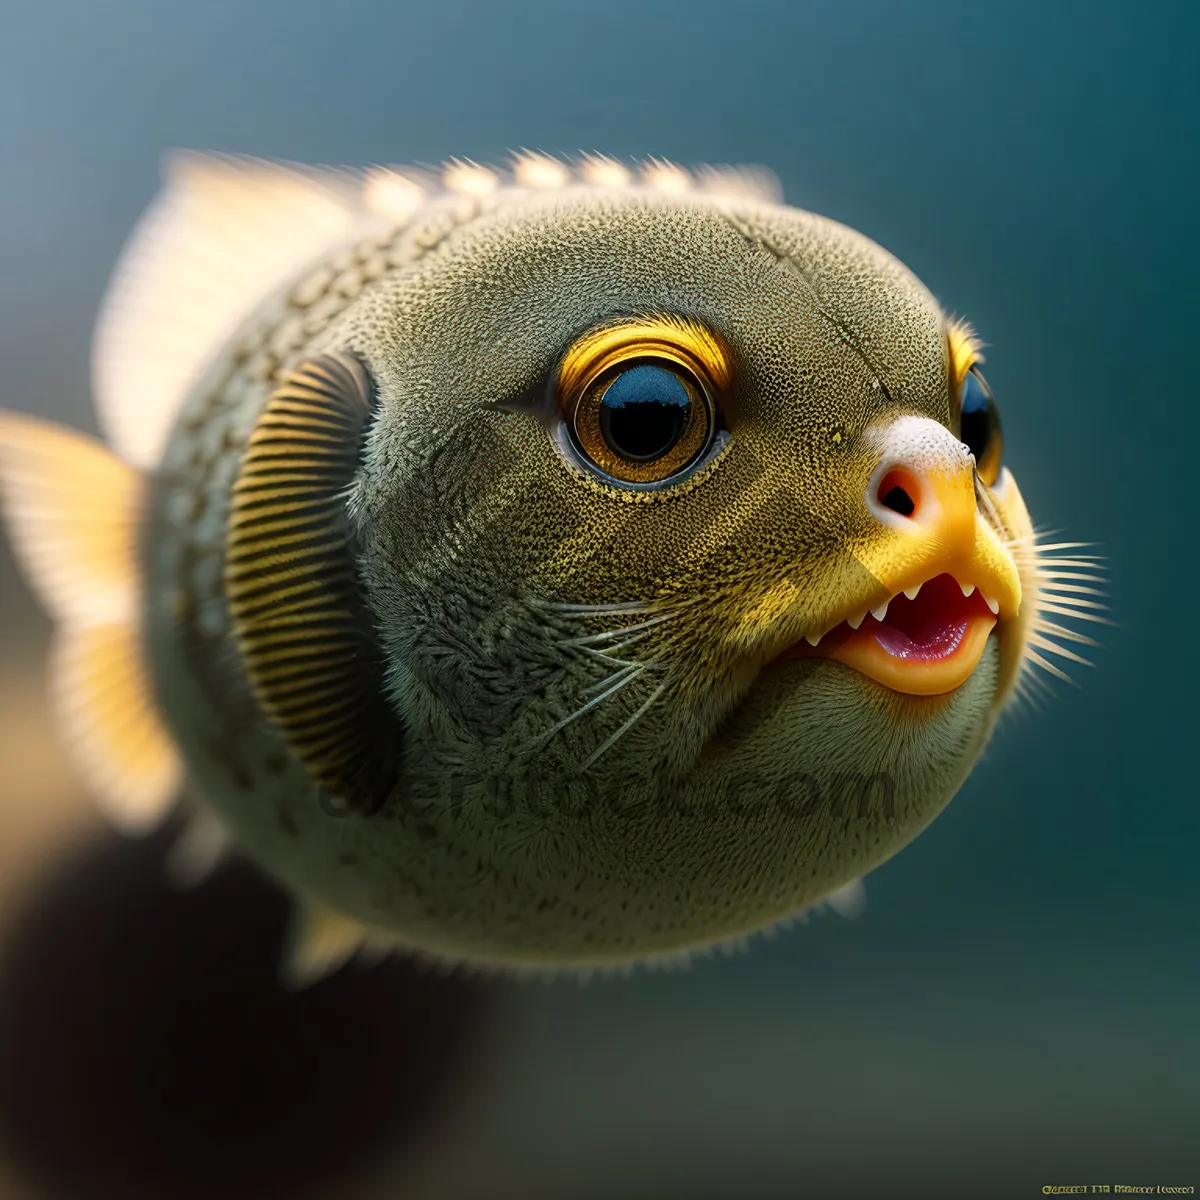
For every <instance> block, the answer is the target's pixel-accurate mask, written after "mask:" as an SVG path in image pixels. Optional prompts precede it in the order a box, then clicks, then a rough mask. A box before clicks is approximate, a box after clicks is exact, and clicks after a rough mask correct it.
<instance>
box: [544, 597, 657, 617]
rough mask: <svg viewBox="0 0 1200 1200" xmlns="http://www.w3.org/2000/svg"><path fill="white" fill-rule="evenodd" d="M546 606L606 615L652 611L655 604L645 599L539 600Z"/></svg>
mask: <svg viewBox="0 0 1200 1200" xmlns="http://www.w3.org/2000/svg"><path fill="white" fill-rule="evenodd" d="M540 603H542V604H543V605H544V607H546V608H552V609H554V610H555V612H564V613H582V614H586V615H597V616H607V615H609V614H618V613H637V612H650V611H653V610H654V608H655V605H653V604H651V603H650V602H649V601H646V600H628V601H625V602H623V603H617V604H560V603H559V602H558V601H556V600H547V601H541V602H540Z"/></svg>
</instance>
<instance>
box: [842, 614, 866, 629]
mask: <svg viewBox="0 0 1200 1200" xmlns="http://www.w3.org/2000/svg"><path fill="white" fill-rule="evenodd" d="M866 619H867V614H866V613H865V612H860V613H859V614H858V616H857V617H847V618H846V624H847V625H849V626H850V628H851V629H857V628H858V627H859V626H860V625H861V624H862V623H863V622H864V621H865V620H866Z"/></svg>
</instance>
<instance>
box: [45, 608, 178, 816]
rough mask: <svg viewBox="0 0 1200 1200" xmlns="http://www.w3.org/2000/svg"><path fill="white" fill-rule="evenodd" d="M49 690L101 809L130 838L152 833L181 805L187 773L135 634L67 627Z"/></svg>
mask: <svg viewBox="0 0 1200 1200" xmlns="http://www.w3.org/2000/svg"><path fill="white" fill-rule="evenodd" d="M50 683H51V690H52V695H53V699H54V704H55V708H56V710H57V712H58V716H59V719H60V721H61V722H62V725H63V730H64V734H65V736H66V738H67V741H68V744H69V745H70V747H71V749H72V751H73V752H74V754H75V757H76V759H77V761H78V762H79V764H80V765H81V767H82V768H83V770H84V772H85V777H86V779H87V782H88V783H89V785H90V786H91V788H92V790H93V791H94V792H95V794H96V798H97V800H98V801H99V803H100V806H101V807H102V808H103V809H104V811H105V813H106V814H107V815H108V816H109V817H110V818H111V820H112V821H113V822H114V823H115V824H117V825H119V826H120V827H121V828H122V829H125V830H127V831H128V832H130V833H141V832H144V831H146V830H148V829H152V828H153V827H154V826H155V825H157V824H158V823H159V822H160V821H161V820H162V818H163V817H164V816H165V815H166V813H167V811H168V809H169V807H170V805H171V803H172V802H173V800H174V799H175V795H176V790H177V789H178V786H179V783H180V776H181V772H180V764H179V757H178V754H177V753H176V750H175V746H174V744H173V743H172V742H171V740H170V738H169V737H168V735H167V733H166V730H165V729H164V728H163V726H162V722H161V721H160V719H159V716H158V712H157V710H156V709H155V707H154V704H153V701H152V700H151V692H150V686H149V681H148V680H147V678H146V673H145V670H144V669H143V666H142V661H141V647H140V646H139V644H138V639H137V634H136V631H135V628H134V626H133V625H129V624H120V625H96V626H91V627H88V628H74V627H72V626H70V625H65V626H63V627H61V628H60V629H59V630H58V631H57V633H56V635H55V644H54V649H53V652H52V657H51V665H50Z"/></svg>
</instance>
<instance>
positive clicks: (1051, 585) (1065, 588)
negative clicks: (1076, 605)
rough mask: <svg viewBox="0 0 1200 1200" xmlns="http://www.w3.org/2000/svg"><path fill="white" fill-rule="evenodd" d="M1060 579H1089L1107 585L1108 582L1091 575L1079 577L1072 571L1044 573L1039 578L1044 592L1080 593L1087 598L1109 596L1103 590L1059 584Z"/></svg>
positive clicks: (1072, 584) (1071, 584)
mask: <svg viewBox="0 0 1200 1200" xmlns="http://www.w3.org/2000/svg"><path fill="white" fill-rule="evenodd" d="M1059 579H1087V580H1089V581H1090V582H1092V583H1105V582H1107V581H1106V580H1103V579H1096V578H1094V577H1093V576H1091V575H1077V574H1073V573H1072V572H1070V571H1055V572H1043V573H1042V574H1041V575H1040V576H1039V577H1038V583H1039V584H1041V588H1042V591H1044V592H1080V593H1082V594H1083V595H1085V596H1107V595H1108V593H1107V592H1106V591H1104V589H1103V588H1094V587H1080V586H1079V585H1078V584H1074V583H1059V582H1058V580H1059Z"/></svg>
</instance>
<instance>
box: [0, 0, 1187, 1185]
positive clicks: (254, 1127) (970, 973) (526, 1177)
mask: <svg viewBox="0 0 1200 1200" xmlns="http://www.w3.org/2000/svg"><path fill="white" fill-rule="evenodd" d="M1198 45H1200V6H1197V5H1195V4H1194V3H1190V2H1184V3H1178V4H1172V3H1166V2H1160V0H1148V2H1147V0H1144V2H1142V3H1139V4H1136V5H1131V4H1129V3H1127V2H1120V3H1118V2H1116V0H1079V2H1078V3H1072V2H1067V0H1035V2H1027V3H1025V2H1004V3H1000V2H993V3H989V4H986V5H985V4H964V3H962V2H961V0H956V2H949V0H908V2H907V3H903V4H900V3H892V2H885V0H879V2H877V3H864V2H859V0H851V2H845V3H834V2H833V0H824V2H817V0H776V2H769V3H766V2H763V3H760V2H755V0H740V2H739V3H736V4H734V3H713V2H711V0H678V2H676V3H664V2H656V0H641V2H638V3H631V2H628V0H606V2H604V3H594V4H576V3H567V2H565V0H564V2H561V3H548V2H542V3H538V2H533V0H509V2H508V3H506V4H503V5H497V4H491V3H486V2H485V0H478V2H466V0H439V2H438V3H437V4H420V5H417V4H410V3H406V2H405V0H391V2H388V3H384V2H383V0H339V3H337V4H336V5H335V4H317V3H313V2H312V0H269V2H259V3H255V2H251V0H204V3H189V4H184V3H169V4H167V3H162V2H161V0H37V2H36V3H35V2H34V0H7V2H6V3H5V4H4V5H3V6H2V8H0V169H2V175H0V178H2V180H3V183H2V184H0V262H2V274H0V362H2V364H3V389H2V393H0V402H2V403H3V404H4V405H5V406H8V407H14V408H19V409H23V410H27V411H30V412H35V413H39V414H44V415H48V416H52V417H55V418H58V419H60V420H64V421H67V422H70V423H71V424H73V425H77V426H80V427H82V428H86V429H94V428H95V421H94V417H93V414H92V410H91V407H90V398H89V394H88V370H87V367H88V344H89V336H90V327H91V323H92V320H93V318H94V315H95V312H96V308H97V305H98V302H99V299H100V296H101V292H102V289H103V287H104V284H105V281H106V278H107V275H108V272H109V270H110V268H111V266H112V264H113V262H114V260H115V258H116V256H117V253H118V251H119V249H120V246H121V243H122V241H123V239H124V238H125V237H126V235H127V234H128V232H129V230H130V228H131V226H132V224H133V222H134V220H135V219H136V217H137V216H138V214H139V212H140V210H141V209H142V208H143V206H144V205H145V204H146V203H147V201H148V200H149V198H150V196H151V194H152V192H153V191H154V189H155V187H156V183H157V171H158V164H159V160H160V156H161V155H162V153H163V152H164V151H165V150H167V149H168V148H171V147H179V146H182V147H190V148H196V149H204V150H217V151H232V152H244V153H250V154H256V155H263V156H270V157H282V158H288V159H293V160H299V161H302V162H314V163H328V164H338V163H347V164H360V163H367V162H384V163H386V162H400V163H403V162H414V161H415V162H429V163H436V162H438V161H440V160H442V159H444V158H446V157H448V156H450V155H459V156H464V157H470V158H474V159H477V160H479V161H483V162H488V161H495V160H497V159H499V158H502V157H503V156H504V155H505V154H506V153H507V152H508V151H510V150H512V149H516V148H519V147H523V146H527V147H532V148H537V149H542V150H546V151H550V152H561V153H573V152H576V151H579V150H599V151H603V152H606V153H608V154H611V155H614V156H645V155H658V156H663V157H667V158H671V159H674V160H677V161H680V162H683V163H685V164H686V163H697V162H714V161H715V162H759V163H765V164H767V165H769V166H770V167H772V168H773V169H774V170H775V171H776V172H777V174H778V175H779V177H780V179H781V180H782V182H783V185H784V188H785V192H786V195H787V198H788V199H789V201H791V202H792V203H794V204H798V205H800V206H802V207H806V208H812V209H815V210H816V211H819V212H822V213H824V214H826V215H829V216H832V217H835V218H837V219H839V220H841V221H843V222H845V223H847V224H849V225H851V226H854V227H856V228H858V229H860V230H862V231H863V232H865V233H866V234H868V235H869V236H871V237H873V238H874V239H875V240H877V241H879V242H881V243H882V244H883V245H884V246H886V247H887V248H888V249H890V250H891V251H893V252H894V253H895V254H897V255H898V256H899V257H900V258H901V259H902V260H903V261H905V262H906V263H907V264H908V265H909V266H910V267H912V268H913V269H914V270H915V271H916V272H917V274H918V275H919V276H921V278H922V279H923V280H924V281H925V282H926V283H927V284H928V285H929V286H930V287H931V288H932V290H933V291H934V292H935V293H936V294H937V295H938V296H939V298H940V299H941V300H942V302H943V303H944V304H945V305H946V306H947V307H948V308H949V309H951V310H953V311H955V312H958V313H963V314H966V315H967V316H968V317H970V318H971V320H972V321H973V322H974V323H975V325H976V327H977V328H978V330H979V332H980V333H981V335H982V336H983V338H984V339H985V341H986V342H988V343H989V344H990V350H989V353H988V365H987V375H988V379H989V381H990V383H991V385H992V387H993V389H994V390H995V393H996V395H997V398H998V400H999V403H1000V405H1001V410H1002V414H1003V418H1004V422H1005V430H1006V435H1007V458H1008V461H1009V463H1010V464H1011V465H1012V466H1013V468H1014V470H1015V472H1016V474H1017V477H1018V479H1019V481H1020V484H1021V487H1022V489H1023V491H1024V493H1025V497H1026V499H1027V501H1028V503H1029V507H1030V509H1031V510H1032V512H1033V514H1034V517H1035V520H1037V521H1039V522H1040V523H1041V524H1043V525H1046V526H1049V527H1053V528H1058V529H1061V530H1063V531H1064V535H1065V536H1068V537H1071V538H1080V539H1085V540H1097V541H1100V542H1102V543H1103V549H1102V550H1101V551H1100V552H1101V553H1104V554H1107V555H1108V556H1109V559H1110V561H1109V564H1108V565H1109V569H1110V572H1111V576H1112V584H1111V592H1112V603H1113V605H1114V608H1115V613H1114V616H1115V617H1116V619H1117V621H1118V622H1119V626H1118V627H1117V628H1114V629H1111V630H1106V631H1105V632H1104V634H1103V635H1102V636H1103V638H1104V641H1105V648H1104V649H1103V650H1102V651H1100V652H1099V654H1098V656H1097V663H1098V665H1097V667H1096V668H1095V669H1092V670H1087V669H1085V668H1079V669H1078V670H1077V671H1076V672H1075V674H1076V675H1077V676H1078V677H1079V682H1080V684H1081V687H1080V688H1079V689H1078V690H1077V689H1074V688H1068V687H1064V686H1056V689H1055V690H1056V692H1057V695H1056V697H1055V698H1054V699H1053V701H1052V702H1051V703H1049V704H1048V705H1046V706H1045V707H1044V709H1043V710H1042V711H1037V712H1035V711H1030V710H1027V711H1024V712H1021V713H1019V714H1017V715H1015V716H1013V717H1010V718H1008V719H1007V720H1006V721H1005V723H1004V725H1003V727H1002V729H1001V731H1000V734H999V735H998V737H997V738H996V740H995V742H994V743H993V746H992V748H991V749H990V751H989V753H988V755H987V757H986V759H985V760H984V762H983V763H982V764H981V765H980V766H979V767H978V768H977V769H976V771H975V773H974V774H973V776H972V777H971V779H970V781H969V782H968V784H967V785H966V787H965V788H964V789H963V791H962V792H961V793H960V795H959V796H958V798H957V799H956V800H955V801H954V803H953V804H952V805H951V807H950V808H949V810H948V811H947V812H946V813H945V814H944V815H943V816H942V817H941V818H940V819H939V820H938V821H937V822H935V824H934V825H933V826H932V827H931V828H930V829H929V830H928V832H926V833H925V834H924V835H922V836H921V837H920V838H919V839H918V840H917V841H916V842H915V843H914V844H913V845H912V846H911V847H909V848H908V849H907V850H906V851H904V852H903V853H902V854H901V855H900V856H899V857H898V858H896V859H894V860H893V861H892V862H890V863H889V864H887V865H886V866H884V867H883V868H881V869H880V870H879V871H877V872H875V873H874V874H873V875H872V876H870V877H869V879H868V881H867V889H868V905H867V909H866V912H865V913H864V914H863V915H862V916H861V917H860V918H859V919H858V920H856V921H854V922H848V921H843V920H841V919H840V918H838V917H836V916H833V915H826V916H819V917H815V918H813V919H812V920H811V921H810V922H809V923H807V924H805V925H800V926H798V927H796V928H795V929H793V930H791V931H790V932H788V933H786V934H782V935H780V936H778V937H777V938H774V939H772V940H760V941H759V942H758V943H757V944H756V945H755V946H754V948H753V950H752V952H750V953H749V954H746V955H739V956H736V957H731V958H721V959H715V960H711V961H702V962H700V963H697V964H696V965H695V966H693V967H692V968H691V969H690V970H688V971H684V972H676V973H667V974H646V973H643V974H640V975H638V976H637V977H635V978H634V979H632V980H629V981H623V982H599V983H596V982H593V983H591V984H588V985H587V986H579V985H577V984H573V983H559V984H553V985H544V984H529V985H518V984H507V983H498V982H494V981H480V980H474V979H470V978H463V977H461V976H449V977H443V976H440V975H436V974H428V973H421V972H419V971H417V970H416V969H414V968H412V967H411V966H409V965H407V964H404V963H392V964H387V965H385V966H382V967H378V968H375V969H373V970H366V969H357V968H355V969H349V970H346V971H343V972H342V973H341V974H339V975H338V976H336V977H334V978H332V979H330V980H327V981H326V982H324V983H322V984H320V985H318V986H317V987H316V988H314V989H312V990H311V991H309V992H306V993H303V994H301V995H298V996H296V995H287V994H285V993H282V992H280V991H279V990H278V989H277V988H276V986H275V984H274V975H273V972H274V967H275V958H276V956H277V954H278V950H279V943H280V939H281V936H282V930H283V924H284V902H283V899H282V897H280V896H279V895H278V893H276V892H275V891H274V890H273V889H272V888H271V887H270V886H269V885H268V884H266V883H265V882H263V881H262V880H260V879H259V878H258V877H256V876H255V875H254V874H253V872H251V871H250V869H249V868H248V867H245V866H242V865H238V864H234V865H231V866H229V867H227V868H225V869H224V870H222V871H221V872H220V873H219V874H218V875H217V876H215V877H214V878H213V879H212V880H210V881H209V882H208V883H207V884H205V885H204V886H203V887H201V888H199V889H198V890H195V891H192V892H181V891H178V890H176V889H173V888H172V887H170V886H169V885H167V884H166V883H165V882H164V881H163V877H162V859H163V857H164V854H165V853H166V850H167V847H168V846H169V842H170V836H169V834H170V831H168V832H167V833H165V834H163V835H161V836H158V837H155V838H152V839H149V840H147V841H143V842H123V841H122V840H121V839H119V838H117V837H116V836H115V835H113V834H110V833H108V832H106V831H105V830H103V829H102V828H101V826H100V824H99V822H98V820H97V819H96V818H94V817H93V816H92V814H91V810H90V807H89V804H88V801H87V797H86V788H85V785H84V783H83V782H82V781H81V780H79V779H78V778H77V777H75V775H74V774H73V773H72V772H71V770H70V768H69V766H68V765H67V764H65V763H64V762H63V759H62V755H61V753H60V751H59V749H58V747H57V745H56V743H55V741H54V738H53V734H52V730H51V728H50V726H49V722H48V717H47V712H46V702H45V697H44V684H43V679H42V655H43V652H44V642H45V637H46V633H47V625H46V622H45V620H44V619H43V618H42V617H41V616H40V615H39V614H38V612H37V610H36V609H35V607H34V605H33V602H32V600H31V599H30V597H29V595H28V594H27V592H26V591H25V589H24V587H23V585H22V584H21V583H20V582H19V581H18V579H17V577H16V575H15V572H14V569H13V566H12V563H11V560H10V558H9V557H8V551H7V548H6V547H4V546H2V545H0V652H2V656H3V658H2V661H3V672H2V676H0V1197H5V1198H8V1197H11V1198H13V1200H64V1198H75V1197H80V1198H83V1200H96V1198H107V1197H114V1198H117V1197H119V1198H126V1197H129V1198H137V1200H141V1198H142V1197H147V1198H153V1200H171V1198H174V1197H188V1198H191V1197H196V1198H198V1200H200V1198H204V1200H207V1198H210V1197H243V1196H245V1197H272V1198H274V1197H308V1196H316V1197H328V1196H337V1197H350V1198H352V1197H356V1196H361V1197H363V1198H364V1200H366V1198H369V1197H382V1196H395V1195H401V1194H403V1195H405V1196H406V1197H415V1198H428V1200H442V1198H445V1200H451V1198H455V1200H457V1198H470V1197H483V1196H488V1197H498V1196H509V1195H512V1196H521V1197H525V1198H530V1200H533V1198H540V1197H546V1198H556V1197H586V1198H589V1200H591V1198H594V1200H607V1198H609V1197H618V1196H619V1197H630V1196H646V1197H668V1196H680V1197H696V1198H704V1197H721V1196H735V1195H736V1196H746V1197H757V1196H785V1195H786V1196H798V1195H803V1196H808V1195H820V1194H824V1193H825V1192H826V1191H829V1192H830V1193H831V1194H832V1193H833V1191H834V1190H835V1189H836V1192H837V1194H838V1195H842V1196H853V1195H858V1194H884V1193H894V1192H899V1193H901V1194H905V1195H908V1194H919V1195H925V1196H937V1195H942V1194H952V1193H953V1194H972V1195H997V1196H1014V1197H1017V1196H1033V1195H1040V1194H1042V1187H1043V1186H1044V1185H1060V1184H1085V1185H1091V1184H1109V1185H1115V1184H1121V1183H1124V1184H1136V1185H1159V1184H1167V1185H1182V1186H1186V1185H1196V1186H1200V1138H1198V1137H1197V1132H1198V1129H1200V1030H1198V1027H1197V1013H1198V1011H1200V1003H1198V1002H1200V956H1198V955H1197V953H1196V946H1197V942H1198V940H1200V889H1197V887H1196V866H1195V863H1196V844H1197V835H1198V834H1200V810H1198V807H1197V804H1196V798H1197V795H1198V794H1200V789H1197V786H1196V780H1195V775H1194V772H1193V763H1194V757H1193V756H1194V746H1195V730H1196V725H1197V704H1196V683H1195V681H1196V668H1197V662H1196V639H1195V637H1194V635H1193V632H1192V630H1191V628H1190V624H1191V620H1192V614H1191V612H1190V605H1191V601H1192V599H1193V597H1194V595H1195V581H1196V576H1195V570H1194V563H1193V562H1192V559H1193V557H1194V546H1195V535H1194V527H1193V521H1194V514H1195V510H1196V509H1195V499H1194V497H1195V485H1194V483H1193V479H1192V469H1193V458H1194V454H1195V446H1196V444H1197V441H1196V439H1197V415H1196V414H1197V410H1198V408H1200V405H1198V404H1197V397H1196V395H1195V392H1196V378H1195V366H1194V364H1193V363H1192V361H1191V356H1192V353H1193V352H1194V346H1195V340H1196V329H1197V318H1198V317H1200V313H1198V312H1197V293H1198V289H1197V282H1196V281H1197V268H1198V266H1200V263H1198V262H1197V254H1196V251H1197V238H1196V220H1197V194H1198V185H1200V178H1198V172H1197V146H1198V145H1200V127H1198V126H1200V119H1198V118H1200V95H1198V88H1197V74H1198V73H1197V71H1196V68H1195V56H1196V49H1197V46H1198ZM1185 520H1186V522H1187V523H1186V524H1185ZM1185 574H1186V578H1185Z"/></svg>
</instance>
